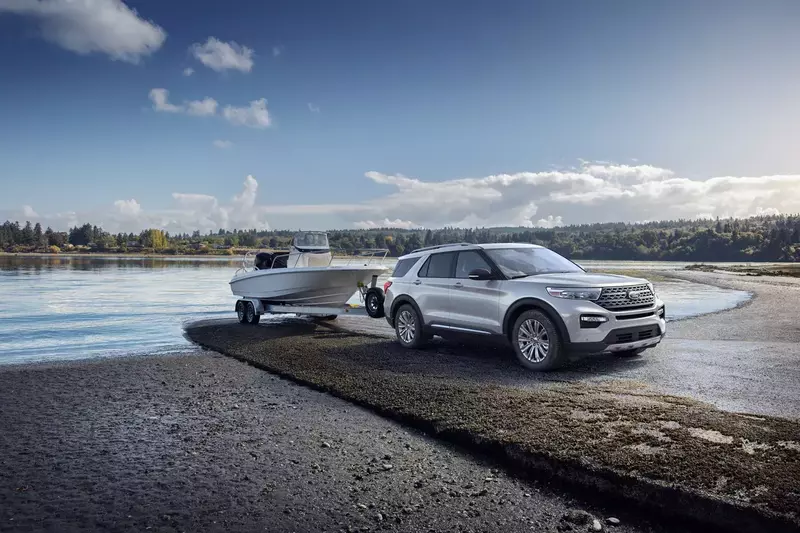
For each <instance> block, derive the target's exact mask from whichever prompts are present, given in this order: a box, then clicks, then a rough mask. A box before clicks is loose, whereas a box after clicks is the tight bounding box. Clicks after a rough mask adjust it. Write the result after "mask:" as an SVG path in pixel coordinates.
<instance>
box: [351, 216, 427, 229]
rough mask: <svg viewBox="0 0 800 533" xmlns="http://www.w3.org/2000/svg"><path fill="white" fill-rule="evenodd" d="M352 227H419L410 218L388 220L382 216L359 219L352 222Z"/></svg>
mask: <svg viewBox="0 0 800 533" xmlns="http://www.w3.org/2000/svg"><path fill="white" fill-rule="evenodd" d="M353 226H354V227H356V228H357V229H376V228H400V229H414V228H418V227H420V226H419V224H414V223H413V222H411V221H410V220H400V219H399V218H398V219H395V220H389V219H388V218H384V219H383V220H378V221H374V220H361V221H359V222H356V223H355V224H353Z"/></svg>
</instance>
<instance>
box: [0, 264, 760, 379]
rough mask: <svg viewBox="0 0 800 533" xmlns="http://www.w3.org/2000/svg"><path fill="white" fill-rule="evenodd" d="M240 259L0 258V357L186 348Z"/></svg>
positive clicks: (694, 302)
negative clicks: (187, 331) (190, 325)
mask: <svg viewBox="0 0 800 533" xmlns="http://www.w3.org/2000/svg"><path fill="white" fill-rule="evenodd" d="M387 264H391V261H387ZM240 265H241V259H240V258H236V257H230V258H228V257H213V258H185V257H164V258H161V257H157V258H144V257H96V256H92V257H76V256H60V257H50V256H47V257H43V256H36V257H20V256H0V364H2V363H15V362H27V361H41V360H55V359H77V358H84V357H100V356H118V355H125V354H132V353H154V352H169V351H184V350H187V349H191V348H192V345H191V344H190V343H189V342H188V341H186V340H185V339H184V337H183V324H184V323H185V322H191V321H193V320H197V319H200V318H224V317H228V318H232V317H233V316H234V314H233V305H234V302H235V298H234V297H233V296H232V295H231V292H230V289H229V287H228V281H229V280H230V278H231V276H232V275H233V272H234V271H235V270H236V269H237V268H238V267H239V266H240ZM586 266H589V265H586ZM598 266H599V267H603V268H615V267H616V268H623V269H625V268H630V269H634V268H635V269H655V268H658V267H659V266H660V268H661V269H667V268H669V269H671V268H675V264H674V263H631V262H616V263H603V262H592V265H591V267H590V268H598ZM665 267H666V268H665ZM656 290H657V291H658V292H659V295H660V296H661V298H662V299H663V300H664V301H666V302H667V312H668V318H672V319H674V318H683V317H686V316H692V315H697V314H702V313H708V312H713V311H718V310H720V309H725V308H729V307H733V306H735V305H738V304H740V303H741V302H742V301H744V300H746V299H747V297H748V295H747V293H743V292H741V291H728V290H724V289H718V288H715V287H709V286H706V285H698V284H694V283H688V282H677V281H675V282H673V281H668V282H663V283H656ZM351 301H352V302H357V301H358V299H357V297H355V296H354V298H353V299H352V300H351ZM265 319H266V317H265Z"/></svg>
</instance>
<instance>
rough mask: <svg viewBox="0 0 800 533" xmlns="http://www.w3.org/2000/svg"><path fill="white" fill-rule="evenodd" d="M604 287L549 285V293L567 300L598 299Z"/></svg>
mask: <svg viewBox="0 0 800 533" xmlns="http://www.w3.org/2000/svg"><path fill="white" fill-rule="evenodd" d="M601 292H603V289H594V288H575V287H563V288H561V287H547V294H549V295H550V296H555V297H556V298H566V299H567V300H592V301H594V300H597V299H598V298H600V293H601Z"/></svg>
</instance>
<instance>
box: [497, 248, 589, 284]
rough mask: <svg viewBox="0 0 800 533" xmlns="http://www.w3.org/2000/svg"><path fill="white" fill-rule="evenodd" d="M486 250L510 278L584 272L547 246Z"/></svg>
mask: <svg viewBox="0 0 800 533" xmlns="http://www.w3.org/2000/svg"><path fill="white" fill-rule="evenodd" d="M485 252H486V254H487V255H488V256H489V257H491V258H492V260H493V261H494V262H495V263H497V266H498V267H499V268H500V270H501V271H502V272H503V274H505V276H506V277H508V278H510V279H514V278H524V277H526V276H534V275H536V274H554V273H561V272H583V269H582V268H581V267H579V266H578V265H576V264H575V263H573V262H572V261H570V260H568V259H565V258H564V257H561V256H560V255H558V254H557V253H555V252H554V251H552V250H548V249H547V248H494V249H489V250H485Z"/></svg>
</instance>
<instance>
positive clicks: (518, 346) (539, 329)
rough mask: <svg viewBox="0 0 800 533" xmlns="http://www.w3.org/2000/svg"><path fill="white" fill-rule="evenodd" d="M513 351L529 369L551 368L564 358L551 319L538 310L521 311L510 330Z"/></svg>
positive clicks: (559, 340)
mask: <svg viewBox="0 0 800 533" xmlns="http://www.w3.org/2000/svg"><path fill="white" fill-rule="evenodd" d="M511 343H512V344H513V346H514V353H515V354H516V355H517V360H518V361H519V362H520V364H521V365H522V366H524V367H525V368H527V369H529V370H552V369H554V368H558V367H559V366H560V365H561V363H562V362H563V359H564V353H563V352H564V350H563V348H562V345H561V336H560V335H559V333H558V328H556V326H555V324H553V321H552V320H550V317H548V316H547V315H546V314H544V313H542V312H541V311H538V310H535V309H534V310H531V311H525V312H523V313H522V314H521V315H520V316H519V318H517V321H516V322H515V323H514V329H513V330H512V332H511Z"/></svg>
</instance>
